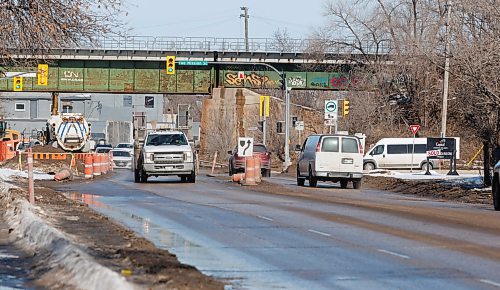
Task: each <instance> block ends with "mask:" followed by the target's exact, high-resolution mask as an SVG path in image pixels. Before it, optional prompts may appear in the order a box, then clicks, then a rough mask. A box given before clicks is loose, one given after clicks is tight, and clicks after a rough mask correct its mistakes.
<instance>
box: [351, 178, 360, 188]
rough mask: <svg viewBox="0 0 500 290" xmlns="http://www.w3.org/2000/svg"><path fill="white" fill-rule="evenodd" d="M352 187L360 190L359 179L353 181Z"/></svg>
mask: <svg viewBox="0 0 500 290" xmlns="http://www.w3.org/2000/svg"><path fill="white" fill-rule="evenodd" d="M352 187H353V188H354V189H360V188H361V179H357V180H353V181H352Z"/></svg>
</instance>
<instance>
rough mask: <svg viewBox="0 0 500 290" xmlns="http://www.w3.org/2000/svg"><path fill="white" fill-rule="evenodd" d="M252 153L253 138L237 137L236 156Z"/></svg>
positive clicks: (250, 155)
mask: <svg viewBox="0 0 500 290" xmlns="http://www.w3.org/2000/svg"><path fill="white" fill-rule="evenodd" d="M252 155H253V138H247V137H240V138H238V156H239V157H252Z"/></svg>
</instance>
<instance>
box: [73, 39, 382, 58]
mask: <svg viewBox="0 0 500 290" xmlns="http://www.w3.org/2000/svg"><path fill="white" fill-rule="evenodd" d="M359 46H361V48H362V49H363V51H364V53H367V54H387V53H389V52H390V50H391V43H390V41H382V42H380V43H379V45H376V44H375V43H374V42H373V41H363V42H362V44H361V45H359V43H355V42H354V40H350V39H343V40H313V39H286V40H284V41H277V40H276V39H271V38H249V40H248V51H247V49H246V44H245V39H244V38H214V37H152V36H120V37H112V36H110V37H103V38H99V39H97V41H96V42H95V43H93V44H86V45H79V47H78V48H82V49H107V50H156V51H161V50H164V51H201V52H212V51H218V52H260V53H277V52H278V53H279V52H283V53H304V52H311V51H313V50H314V48H323V52H326V53H338V54H360V53H361V52H360V50H359V49H356V48H354V47H359Z"/></svg>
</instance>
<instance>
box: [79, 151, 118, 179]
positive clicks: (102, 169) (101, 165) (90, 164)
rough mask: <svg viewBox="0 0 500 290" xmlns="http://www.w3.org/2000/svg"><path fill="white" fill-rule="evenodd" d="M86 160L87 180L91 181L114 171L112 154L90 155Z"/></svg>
mask: <svg viewBox="0 0 500 290" xmlns="http://www.w3.org/2000/svg"><path fill="white" fill-rule="evenodd" d="M84 160H85V178H86V179H91V178H94V176H100V175H101V174H106V173H108V171H110V170H113V163H112V162H113V160H112V158H111V154H105V153H103V154H88V155H86V156H85V158H84Z"/></svg>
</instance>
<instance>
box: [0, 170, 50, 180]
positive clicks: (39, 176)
mask: <svg viewBox="0 0 500 290" xmlns="http://www.w3.org/2000/svg"><path fill="white" fill-rule="evenodd" d="M12 177H22V178H28V172H27V171H19V170H13V169H10V168H0V179H3V180H7V181H8V180H10V179H11V178H12ZM33 178H34V179H35V180H50V179H54V175H50V174H46V173H43V172H39V171H36V170H33Z"/></svg>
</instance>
